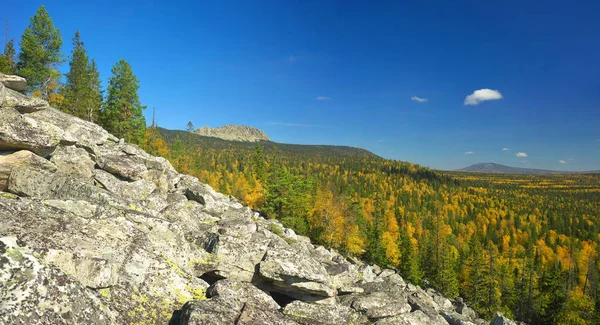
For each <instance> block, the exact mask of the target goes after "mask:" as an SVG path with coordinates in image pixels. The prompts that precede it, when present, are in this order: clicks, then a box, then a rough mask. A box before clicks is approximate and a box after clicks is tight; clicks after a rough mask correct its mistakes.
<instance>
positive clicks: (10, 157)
mask: <svg viewBox="0 0 600 325" xmlns="http://www.w3.org/2000/svg"><path fill="white" fill-rule="evenodd" d="M17 166H29V167H32V168H38V169H41V170H46V171H49V172H54V171H56V169H57V168H56V166H55V165H54V164H52V163H51V162H49V161H48V160H46V159H44V158H42V157H40V156H38V155H36V154H34V153H33V152H31V151H28V150H20V151H17V152H6V153H3V154H0V191H6V190H7V189H8V178H9V177H10V173H11V172H12V170H13V169H14V168H15V167H17Z"/></svg>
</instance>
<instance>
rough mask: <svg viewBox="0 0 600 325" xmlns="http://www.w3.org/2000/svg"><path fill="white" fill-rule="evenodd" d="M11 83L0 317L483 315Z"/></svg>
mask: <svg viewBox="0 0 600 325" xmlns="http://www.w3.org/2000/svg"><path fill="white" fill-rule="evenodd" d="M11 80H12V79H11ZM2 81H3V75H0V121H1V122H2V123H0V153H1V155H0V166H2V168H0V262H1V263H0V280H1V281H0V321H1V322H2V323H6V324H22V323H26V324H167V323H169V324H176V325H177V324H180V325H188V324H196V325H200V324H234V323H235V324H256V325H257V324H289V325H294V324H331V325H334V324H335V325H337V324H371V323H376V324H399V323H404V324H415V325H425V324H448V323H449V322H450V323H452V324H454V323H462V324H486V321H485V320H483V319H480V318H477V314H476V313H475V312H474V311H473V310H472V309H471V308H469V307H468V306H466V305H465V303H464V302H463V300H462V299H458V298H457V299H455V300H449V299H447V298H445V297H443V296H442V295H441V294H440V293H439V292H438V291H436V290H434V289H433V288H429V289H427V290H424V289H422V288H421V287H418V286H415V285H413V284H410V283H406V282H405V281H404V279H403V278H402V277H401V276H400V275H398V274H397V272H396V270H394V269H391V268H381V267H380V266H377V265H369V264H366V263H364V262H362V261H361V260H359V259H357V258H355V257H352V256H347V257H346V256H343V255H341V254H340V253H338V252H336V251H335V250H332V249H327V248H325V247H323V246H320V245H314V244H313V243H311V240H310V239H309V238H308V237H305V236H302V235H298V234H296V233H295V232H294V231H293V230H292V229H289V228H286V227H285V226H284V225H282V223H281V222H280V221H278V220H274V219H266V218H264V217H262V216H260V215H259V214H258V213H255V212H253V211H252V210H251V209H249V208H248V207H246V206H244V205H242V204H241V203H240V202H239V201H238V200H236V199H234V198H232V197H230V196H226V195H223V194H221V193H218V192H216V191H214V190H213V189H212V188H211V187H210V186H208V185H206V184H204V183H201V182H200V181H198V179H197V178H195V177H192V176H189V175H183V174H180V173H178V172H177V171H176V170H175V169H174V168H173V167H172V165H171V164H170V163H169V161H167V160H166V159H164V158H161V157H154V156H152V155H149V154H148V153H146V152H145V151H143V150H142V149H140V148H139V147H138V146H136V145H132V144H129V143H127V142H125V141H123V139H118V138H116V137H115V136H113V135H111V134H109V133H108V132H107V131H106V130H104V129H102V128H101V127H99V126H98V125H96V124H94V123H91V122H87V121H84V120H81V119H79V118H76V117H73V116H71V115H68V114H66V113H63V112H60V111H58V110H56V109H54V108H52V107H50V106H49V105H48V104H47V103H46V102H44V101H41V100H38V99H34V98H30V97H26V96H24V95H22V94H20V93H18V92H16V91H14V90H12V89H9V88H8V87H15V88H17V86H13V84H12V82H7V83H6V84H7V85H6V86H5V85H4V83H3V82H2ZM21 82H24V81H23V80H21ZM494 321H496V322H500V323H502V324H508V322H509V321H508V320H507V319H506V318H503V317H496V318H495V319H494Z"/></svg>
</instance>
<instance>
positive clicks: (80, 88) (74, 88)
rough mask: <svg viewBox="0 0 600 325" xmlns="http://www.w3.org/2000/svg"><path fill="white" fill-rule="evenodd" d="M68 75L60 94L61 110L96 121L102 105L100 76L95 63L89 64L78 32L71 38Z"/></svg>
mask: <svg viewBox="0 0 600 325" xmlns="http://www.w3.org/2000/svg"><path fill="white" fill-rule="evenodd" d="M69 68H70V69H69V73H67V75H66V77H67V78H66V79H67V80H66V84H65V87H64V88H63V91H62V94H63V96H64V101H63V104H62V105H61V109H62V110H63V111H66V112H67V113H69V114H72V115H75V116H77V117H80V118H82V119H85V120H88V121H92V122H94V121H97V120H98V115H99V112H100V106H101V105H102V92H101V89H100V74H99V73H98V69H97V68H96V62H95V61H93V60H92V63H91V64H90V61H89V58H88V56H87V53H86V50H85V48H84V47H83V42H82V41H81V39H80V38H79V31H77V32H75V36H74V37H73V52H72V56H71V62H69Z"/></svg>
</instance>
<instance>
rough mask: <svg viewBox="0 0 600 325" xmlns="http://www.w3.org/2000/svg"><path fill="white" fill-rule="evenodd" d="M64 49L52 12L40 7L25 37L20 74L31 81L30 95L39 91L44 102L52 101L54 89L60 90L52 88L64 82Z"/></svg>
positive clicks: (20, 61)
mask: <svg viewBox="0 0 600 325" xmlns="http://www.w3.org/2000/svg"><path fill="white" fill-rule="evenodd" d="M61 47H62V37H61V34H60V30H59V29H58V28H54V24H53V23H52V18H50V15H49V14H48V11H46V8H45V7H44V6H40V7H39V8H38V10H37V12H36V13H35V15H34V16H33V17H31V19H30V21H29V27H27V28H26V29H25V32H24V33H23V36H21V52H20V53H19V63H18V65H17V70H18V71H17V74H19V75H20V76H22V77H25V78H26V79H27V85H28V87H29V91H31V92H36V91H39V92H40V94H41V97H42V98H43V99H48V96H49V94H50V92H51V91H52V88H56V87H52V84H53V83H54V84H57V80H58V79H59V78H60V72H58V70H56V67H57V66H59V65H60V64H61V63H62V62H63V56H62V53H61V52H60V48H61Z"/></svg>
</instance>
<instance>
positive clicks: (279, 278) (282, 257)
mask: <svg viewBox="0 0 600 325" xmlns="http://www.w3.org/2000/svg"><path fill="white" fill-rule="evenodd" d="M258 274H259V276H260V277H261V278H262V279H264V280H265V281H266V283H268V284H270V286H271V288H272V289H273V290H274V291H280V292H282V293H285V294H288V295H290V296H292V297H297V298H298V299H303V300H319V299H323V298H327V297H333V296H334V295H335V293H336V291H335V288H334V287H333V284H332V283H331V281H330V279H329V274H328V273H327V270H326V269H325V267H324V266H323V265H322V264H321V263H319V262H318V261H316V260H315V259H314V258H312V256H309V255H303V254H301V252H300V251H298V250H293V249H292V248H291V247H289V246H285V245H275V244H274V242H272V244H271V245H270V246H269V249H268V250H267V252H266V254H265V257H264V258H263V260H262V261H261V262H260V264H259V271H258Z"/></svg>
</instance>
